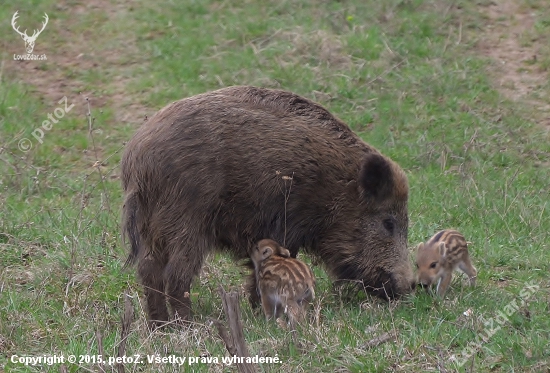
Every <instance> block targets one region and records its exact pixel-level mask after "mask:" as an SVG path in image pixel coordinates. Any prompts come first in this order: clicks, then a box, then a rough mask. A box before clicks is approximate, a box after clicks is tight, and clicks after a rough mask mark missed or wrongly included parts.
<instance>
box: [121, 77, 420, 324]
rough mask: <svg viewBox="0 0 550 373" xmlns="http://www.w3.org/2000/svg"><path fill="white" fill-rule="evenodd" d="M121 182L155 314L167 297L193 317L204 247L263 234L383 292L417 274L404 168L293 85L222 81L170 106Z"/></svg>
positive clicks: (148, 130)
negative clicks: (228, 83)
mask: <svg viewBox="0 0 550 373" xmlns="http://www.w3.org/2000/svg"><path fill="white" fill-rule="evenodd" d="M122 185H123V188H124V193H125V201H124V208H123V219H124V221H123V230H124V234H125V236H126V237H127V239H128V240H129V243H130V245H131V251H130V255H129V258H128V262H129V263H133V262H136V261H137V263H138V274H139V277H140V279H141V282H142V285H143V287H144V291H145V296H146V299H147V306H148V313H149V318H150V320H151V322H152V323H153V324H159V323H162V322H164V321H166V320H168V318H169V314H168V309H167V304H166V301H167V300H168V302H169V303H170V305H171V307H172V311H173V312H174V314H177V315H178V316H179V317H181V318H183V319H188V318H189V317H190V311H191V303H190V299H189V291H190V285H191V282H192V280H193V278H194V277H195V276H197V274H198V273H199V271H200V269H201V266H202V264H203V260H204V258H205V256H206V255H207V254H208V253H209V252H211V251H212V250H214V249H223V250H227V251H230V252H232V253H233V254H235V257H236V258H246V257H247V256H249V253H250V252H251V250H252V249H253V248H254V246H255V245H256V243H257V242H258V241H259V240H260V239H263V238H266V237H269V238H271V239H273V240H275V241H277V242H281V243H284V245H285V247H287V248H288V249H289V251H290V253H291V255H292V257H296V255H297V253H298V249H299V248H303V249H304V250H306V251H307V252H309V253H311V254H313V255H315V256H317V257H319V258H320V259H321V260H322V261H323V262H324V264H325V265H326V268H327V269H328V270H329V272H330V273H331V274H332V275H333V276H334V277H335V278H336V279H339V280H352V281H354V282H357V280H359V281H360V282H362V283H363V286H364V287H365V288H366V289H367V290H368V291H370V292H372V293H374V294H376V295H379V296H382V297H395V296H398V295H402V294H406V293H409V292H410V291H411V287H412V285H413V284H414V278H413V273H412V269H411V266H410V264H409V260H408V252H407V227H408V213H407V199H408V185H407V178H406V176H405V173H404V172H403V170H402V169H401V168H400V167H399V166H398V165H397V164H396V163H394V162H393V161H391V160H390V159H389V158H387V157H385V156H383V155H382V154H380V153H379V152H378V151H377V150H376V149H374V148H373V147H372V146H370V145H368V144H366V143H365V142H363V141H362V140H361V139H360V138H359V137H358V136H357V135H355V134H354V133H353V132H352V131H351V130H350V128H349V127H348V126H347V125H346V124H345V123H343V122H342V121H341V120H339V119H338V118H336V117H334V116H333V115H332V114H330V113H329V112H328V111H327V110H326V109H324V108H323V107H322V106H320V105H319V104H316V103H314V102H312V101H310V100H308V99H306V98H303V97H300V96H298V95H296V94H293V93H291V92H286V91H281V90H271V89H264V88H256V87H243V86H239V87H229V88H224V89H220V90H217V91H213V92H209V93H205V94H200V95H197V96H193V97H189V98H186V99H183V100H180V101H177V102H174V103H172V104H170V105H168V106H166V107H165V108H163V109H162V110H160V111H159V112H158V113H156V114H155V115H154V116H153V117H152V118H150V119H149V120H148V121H147V122H146V123H144V124H143V125H142V126H141V127H140V128H139V130H138V131H137V133H136V134H135V135H134V137H133V138H132V139H131V140H130V141H129V142H128V144H127V146H126V150H125V152H124V155H123V158H122ZM255 288H256V284H255V283H254V282H252V283H251V285H250V289H252V290H251V294H252V297H254V296H256V297H257V295H255V294H256V291H255Z"/></svg>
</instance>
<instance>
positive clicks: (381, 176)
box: [359, 153, 393, 200]
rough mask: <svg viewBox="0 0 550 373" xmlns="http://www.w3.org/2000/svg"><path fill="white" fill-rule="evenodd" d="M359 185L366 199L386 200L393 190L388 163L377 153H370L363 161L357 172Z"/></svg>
mask: <svg viewBox="0 0 550 373" xmlns="http://www.w3.org/2000/svg"><path fill="white" fill-rule="evenodd" d="M359 185H360V186H361V188H362V189H363V191H364V193H365V197H366V198H368V199H382V200H383V199H386V198H387V197H388V196H390V195H391V191H392V188H393V174H392V167H391V164H390V161H389V160H388V159H387V158H385V157H384V156H383V155H381V154H379V153H370V154H367V155H366V156H365V158H364V159H363V164H362V166H361V170H360V171H359Z"/></svg>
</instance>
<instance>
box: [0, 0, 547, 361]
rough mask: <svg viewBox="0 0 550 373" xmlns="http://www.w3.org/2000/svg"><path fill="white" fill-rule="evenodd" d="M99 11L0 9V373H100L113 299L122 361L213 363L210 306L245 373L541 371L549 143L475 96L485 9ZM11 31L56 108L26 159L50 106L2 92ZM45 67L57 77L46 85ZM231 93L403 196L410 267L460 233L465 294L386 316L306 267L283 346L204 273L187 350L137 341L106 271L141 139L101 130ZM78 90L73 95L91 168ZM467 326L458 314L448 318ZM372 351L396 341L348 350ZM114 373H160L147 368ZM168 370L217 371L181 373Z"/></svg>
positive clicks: (112, 326) (497, 101) (370, 5)
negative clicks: (308, 124)
mask: <svg viewBox="0 0 550 373" xmlns="http://www.w3.org/2000/svg"><path fill="white" fill-rule="evenodd" d="M98 4H101V6H91V7H88V8H85V11H79V12H76V9H80V8H79V7H84V6H85V5H86V4H85V3H80V2H78V1H75V2H69V3H67V4H66V5H64V6H58V7H57V6H56V5H54V2H53V1H44V2H32V1H23V2H18V3H17V4H16V3H15V2H11V3H8V4H7V6H5V7H2V9H0V20H2V21H1V22H0V26H1V27H2V30H4V31H5V32H3V35H5V36H3V38H5V40H2V45H3V48H2V49H3V50H4V52H3V54H2V64H3V65H4V68H3V74H2V76H1V81H0V175H1V178H0V258H1V259H0V271H1V272H0V371H1V370H2V369H4V370H5V371H6V372H27V371H59V369H60V367H59V366H58V365H54V366H47V365H41V366H38V367H25V366H23V365H21V364H15V363H12V362H11V361H10V357H11V356H12V355H14V354H16V355H19V356H40V355H43V354H58V355H60V354H63V355H65V356H67V355H69V354H74V355H79V354H89V355H96V354H99V353H100V352H99V351H100V346H101V347H102V348H103V350H104V355H105V356H106V357H112V356H116V354H117V348H118V344H119V343H120V333H121V322H120V319H121V317H122V314H123V309H124V296H123V294H124V292H128V294H130V295H131V296H132V303H133V305H134V308H135V312H136V320H135V321H134V322H133V324H132V326H131V333H130V336H129V338H128V345H127V349H126V355H128V356H129V355H133V354H141V356H142V358H143V359H144V360H145V357H144V356H145V355H147V354H159V355H160V356H169V355H176V356H180V357H189V356H194V357H197V356H210V357H219V358H220V360H221V357H222V356H225V355H226V354H227V352H226V350H225V348H224V346H223V344H222V342H221V340H220V339H219V338H218V337H217V333H216V331H215V328H214V327H213V326H212V325H211V324H210V322H209V320H210V319H211V318H220V317H221V318H223V311H222V306H221V300H220V298H219V295H218V287H219V285H220V284H223V285H224V286H225V288H226V289H229V288H236V289H238V290H239V291H240V292H241V293H242V295H243V297H242V298H243V300H242V302H241V308H242V312H243V319H244V324H245V330H244V332H245V338H246V340H247V342H248V344H249V348H250V351H251V354H252V355H256V354H259V355H264V356H275V354H277V356H278V357H279V358H280V360H281V362H282V363H281V364H277V365H269V364H266V365H263V366H262V370H263V371H274V372H275V371H277V372H279V371H284V372H296V371H304V372H306V371H307V372H333V371H349V372H386V371H394V370H395V371H397V370H399V371H408V372H409V371H410V372H425V371H459V372H463V371H464V372H470V371H476V372H485V371H491V372H510V371H515V372H520V371H521V372H540V371H546V370H548V369H549V368H550V349H549V347H548V343H547V342H548V340H549V339H550V316H549V315H550V313H549V307H550V303H549V299H550V291H549V276H548V274H549V272H550V250H549V249H550V248H549V246H548V245H549V244H548V243H549V242H550V234H549V233H548V232H550V214H549V211H550V206H549V198H548V196H549V195H550V187H549V185H550V173H549V172H548V166H549V163H548V159H549V158H548V157H549V156H550V136H549V135H548V132H547V131H546V130H545V129H544V128H543V127H541V126H539V125H537V124H536V123H535V122H536V121H537V119H538V118H539V113H537V112H536V110H534V109H533V108H532V107H530V106H528V103H521V102H511V101H509V100H507V99H505V98H504V97H503V96H502V95H501V94H499V92H498V91H496V90H495V88H494V84H493V82H492V81H491V80H490V76H492V74H491V68H492V64H491V62H490V61H489V60H488V59H487V58H485V57H483V56H482V55H481V54H480V53H479V52H478V51H477V50H476V43H477V40H478V39H479V38H480V35H481V34H480V33H481V32H482V31H483V30H485V26H486V24H485V23H486V19H485V18H484V17H483V15H482V11H483V7H486V6H488V4H485V3H484V2H479V4H477V3H475V2H471V1H457V2H455V5H454V6H449V4H446V3H445V4H443V3H441V2H439V1H435V0H424V1H422V0H412V1H397V0H392V1H385V2H378V1H370V0H369V1H358V0H353V1H349V2H337V1H323V2H322V1H283V2H269V3H266V2H260V1H252V0H246V1H245V0H242V1H232V2H215V1H200V2H199V1H186V2H185V3H184V4H183V5H181V4H179V3H177V2H170V1H162V2H158V3H156V4H155V5H152V3H148V2H138V3H135V5H133V6H126V5H121V4H118V3H117V2H115V1H112V2H110V1H101V2H98ZM522 6H523V7H526V8H527V9H530V10H531V11H533V13H534V14H535V16H536V22H535V24H534V26H533V29H532V30H530V32H531V33H532V34H529V35H534V36H532V37H535V36H536V37H538V38H540V39H541V40H543V41H548V32H546V31H548V26H549V22H548V12H547V9H548V7H546V6H544V2H542V1H534V0H530V1H524V2H523V3H522ZM17 9H19V10H20V13H22V14H23V13H25V14H26V16H25V18H26V19H25V21H24V22H32V18H33V16H31V14H42V13H43V12H47V13H48V14H49V16H50V24H49V25H48V28H47V29H46V30H47V32H48V33H47V32H46V31H45V32H44V33H43V35H41V36H40V38H39V39H38V41H37V47H36V48H37V53H44V52H38V48H41V50H42V51H45V53H47V54H48V61H47V62H45V63H43V64H40V65H39V64H38V63H37V66H40V69H41V70H44V71H48V72H51V73H52V74H54V73H56V74H60V75H59V76H60V77H62V79H63V81H64V82H66V83H67V85H66V92H65V91H63V90H62V89H61V90H60V91H59V92H60V93H61V94H62V95H66V96H67V97H68V98H69V102H74V103H75V109H74V110H72V111H71V112H70V113H68V114H66V115H65V116H64V117H63V119H61V120H60V121H59V123H57V124H55V125H54V126H53V127H52V129H51V130H50V131H45V135H44V138H43V143H41V144H40V143H38V142H37V141H36V139H34V138H33V137H32V135H31V133H32V131H33V130H35V129H36V128H38V127H39V126H40V125H41V123H42V121H44V120H45V119H47V115H48V113H52V112H53V111H54V110H55V109H56V108H57V107H58V106H59V104H58V103H57V99H52V98H51V97H48V96H47V95H46V96H45V95H44V93H43V92H44V87H43V86H40V85H39V84H45V83H44V82H33V79H32V78H30V77H28V76H25V77H24V76H22V75H21V74H19V75H18V74H16V73H13V74H12V73H11V71H13V70H11V67H12V65H13V64H14V63H15V62H14V61H13V58H12V55H11V54H12V53H22V49H23V44H22V41H21V40H20V38H19V37H17V35H16V34H15V33H14V32H13V31H12V30H11V27H10V25H9V20H10V19H11V16H12V15H13V12H14V11H15V10H17ZM56 20H57V21H56ZM21 22H23V20H21ZM55 22H58V23H57V24H56V23H55ZM28 27H29V28H31V27H32V26H28ZM23 28H25V26H24V27H23ZM459 30H462V36H461V39H460V43H458V42H457V41H458V40H459ZM81 35H82V36H81ZM133 35H135V36H133ZM11 37H13V38H11ZM10 38H11V39H10ZM8 39H9V40H8ZM546 44H548V43H546ZM62 48H66V50H67V52H65V54H63V52H62ZM58 51H59V52H58ZM80 53H83V56H81V57H80V58H77V57H76V56H77V55H78V54H80ZM540 53H541V55H540V56H541V58H539V59H538V60H537V62H536V64H538V65H537V67H538V68H539V69H540V70H542V71H544V70H547V68H548V66H547V65H548V51H547V50H546V49H543V50H542V51H541V52H540ZM56 54H57V55H56ZM61 57H63V58H66V59H67V60H68V61H73V62H71V63H61V62H60V59H61ZM56 59H58V60H56ZM27 63H33V62H27ZM119 78H120V79H121V80H120V81H117V79H119ZM120 82H122V83H120ZM49 83H53V82H49ZM77 83H78V84H77ZM120 84H123V87H122V91H121V87H120ZM234 84H252V85H261V86H267V87H276V88H284V89H288V90H291V91H294V92H297V93H299V94H302V95H305V96H307V97H310V98H313V99H315V100H317V101H318V102H320V103H322V104H323V105H325V106H327V107H328V108H329V109H330V110H331V111H332V112H333V113H335V114H336V115H338V116H339V117H341V118H342V119H344V120H345V121H346V122H347V123H349V124H350V126H351V127H352V128H353V129H354V130H355V131H357V132H358V133H359V134H360V135H361V136H362V137H363V138H364V139H365V141H367V142H369V143H370V144H372V145H374V146H375V147H377V148H378V149H380V150H381V151H382V152H383V153H384V154H387V155H389V156H391V157H392V158H393V159H394V160H396V161H397V162H398V163H399V164H400V165H401V166H402V167H403V168H404V169H405V170H406V172H407V175H408V177H409V184H410V202H409V212H410V222H411V224H410V229H409V233H410V234H409V240H410V246H411V247H414V246H415V245H416V244H417V243H418V242H420V241H423V240H426V239H427V238H429V237H430V236H431V235H432V234H433V233H435V232H436V231H437V230H438V229H441V228H448V227H453V228H457V229H459V230H460V231H461V232H463V233H464V235H465V236H466V238H467V239H468V240H469V241H471V242H472V244H471V245H470V247H471V254H472V257H473V261H474V263H475V265H476V267H477V269H478V271H479V276H478V284H477V286H476V287H475V288H469V287H468V286H466V285H465V281H464V278H462V277H461V276H456V278H455V280H454V281H453V284H452V287H451V289H450V291H449V292H448V294H447V296H446V297H445V299H444V300H437V299H434V298H433V297H431V296H430V295H429V294H425V293H423V292H418V293H416V294H415V295H413V296H410V297H407V298H405V299H403V300H400V301H397V302H393V303H391V304H387V303H385V302H382V301H379V300H377V299H373V298H370V297H365V296H364V295H351V296H350V295H349V294H348V295H345V294H340V293H338V292H337V291H334V289H333V287H332V284H331V281H330V279H329V278H327V276H326V274H325V272H324V270H323V269H322V267H319V266H316V267H315V268H314V271H315V275H316V276H317V278H318V287H317V289H316V294H317V295H318V298H317V300H316V301H315V304H314V306H313V307H312V309H311V320H310V324H311V325H306V326H304V327H303V328H300V329H299V330H298V333H297V338H293V335H292V333H290V332H288V331H287V330H282V329H281V328H279V327H278V326H277V325H276V324H275V323H267V322H266V321H265V320H264V318H263V316H262V315H261V314H260V313H259V312H258V311H254V310H252V309H251V308H250V307H249V305H248V303H247V302H246V301H245V300H244V293H243V292H242V290H241V285H242V284H243V282H244V277H245V274H246V271H245V270H244V269H243V268H242V267H239V266H238V265H236V264H235V263H233V262H232V261H231V259H230V258H229V257H226V256H224V255H220V254H216V255H215V256H214V257H212V258H210V260H208V262H207V265H206V266H205V268H204V270H203V274H202V276H201V278H200V279H199V280H197V283H196V284H195V286H194V287H193V289H192V295H191V297H192V300H193V302H194V308H195V314H196V315H195V319H194V321H195V322H196V323H195V324H193V326H192V327H191V328H189V329H172V330H170V329H169V330H164V331H157V332H154V333H152V334H151V333H150V332H148V330H147V328H146V320H145V313H144V304H143V302H142V300H141V298H140V295H141V289H140V287H139V284H138V282H137V279H136V276H135V273H134V270H133V269H124V268H123V264H124V261H125V256H126V250H125V248H124V247H123V246H122V244H121V242H120V239H119V231H120V229H119V213H120V206H121V201H122V199H121V187H120V181H119V179H118V173H119V171H118V162H119V160H120V151H121V150H120V149H121V147H122V146H123V142H124V141H126V140H127V139H129V138H130V136H131V134H132V133H133V132H134V131H135V129H136V128H137V126H138V125H139V124H140V122H139V121H135V122H132V123H128V122H127V121H124V120H121V119H120V118H124V114H125V113H128V112H132V110H133V109H134V107H133V106H128V105H129V103H131V104H133V105H137V106H139V107H141V108H144V111H146V112H148V113H149V115H152V114H153V113H154V112H155V111H156V110H158V109H159V108H161V107H162V106H164V105H165V104H167V103H169V102H171V101H173V100H177V99H179V98H182V97H185V96H190V95H193V94H197V93H201V92H204V91H207V90H212V89H216V88H219V87H222V86H228V85H234ZM79 87H80V88H82V89H84V90H85V91H87V92H91V100H92V101H91V102H92V114H93V117H94V118H95V122H94V129H95V131H94V132H93V140H94V143H95V146H94V145H93V142H92V138H91V136H90V133H89V131H88V122H87V118H86V115H85V113H86V112H87V108H86V106H85V101H84V99H83V97H82V96H81V95H78V93H77V92H78V90H79V89H80V88H79ZM121 92H123V94H121ZM535 93H536V95H538V97H541V98H544V97H546V100H547V97H549V96H548V94H549V89H548V84H547V83H546V84H544V83H543V82H541V85H540V86H539V87H537V91H536V92H535ZM23 137H26V138H29V139H30V140H31V141H32V145H33V147H32V149H31V150H30V151H28V152H22V151H20V150H19V149H18V142H19V141H20V139H21V138H23ZM96 151H97V154H98V155H97V158H96ZM96 160H100V161H102V162H101V164H102V166H101V169H100V170H101V174H102V175H103V176H105V180H104V181H103V182H102V181H101V178H100V175H99V172H98V168H97V167H93V165H94V163H95V162H96ZM527 283H535V284H537V286H538V287H539V288H538V289H537V290H536V292H535V293H534V295H533V296H532V297H531V298H530V299H529V301H528V302H527V304H526V305H525V306H522V307H520V308H519V310H517V311H516V312H514V313H513V314H512V315H511V316H510V317H509V321H508V322H506V323H505V324H504V325H503V326H502V327H501V329H500V330H498V331H496V332H495V333H494V335H492V336H491V337H490V338H489V339H488V340H487V341H485V342H483V343H482V344H481V345H480V347H479V348H477V349H476V351H475V354H474V356H473V357H470V358H469V359H468V360H467V363H466V364H465V365H464V366H463V367H457V366H456V364H454V363H453V361H452V359H451V358H452V356H455V357H459V358H460V357H461V356H462V355H461V354H462V352H463V351H465V349H466V348H467V347H468V346H471V343H472V342H475V341H476V338H478V339H477V340H479V336H480V335H481V334H483V332H484V328H485V326H484V322H487V320H489V319H491V318H496V317H497V315H498V313H499V311H502V310H504V309H505V307H506V306H507V305H508V304H510V302H513V301H514V300H515V301H516V302H519V300H520V299H521V298H520V294H521V292H522V289H523V288H524V287H525V285H526V284H527ZM469 309H470V310H471V314H469V316H466V315H464V314H463V313H464V312H465V311H467V310H469ZM392 331H394V332H396V338H395V340H393V341H389V342H387V343H384V344H381V345H379V346H374V347H368V346H367V343H368V342H369V341H370V340H371V339H373V338H374V337H376V336H379V335H381V334H383V333H386V332H392ZM98 335H99V336H100V337H99V338H98ZM65 367H66V368H67V371H69V372H76V371H80V370H84V371H87V370H95V371H97V370H98V368H97V367H95V366H93V365H92V364H83V365H82V366H79V365H78V364H65ZM126 368H127V370H128V371H134V369H135V370H137V371H146V372H156V371H166V372H171V371H179V370H178V368H177V367H174V366H172V365H155V364H148V363H144V364H143V365H140V366H139V367H134V366H132V365H130V364H128V365H127V366H126ZM114 369H116V368H115V367H114V366H107V367H105V370H106V371H111V370H114ZM186 369H187V370H185V371H204V372H206V371H219V372H222V371H223V372H225V371H236V369H235V368H234V367H231V368H230V367H225V366H223V365H222V364H218V365H207V364H200V363H199V364H196V365H193V366H192V367H189V366H188V367H187V368H186Z"/></svg>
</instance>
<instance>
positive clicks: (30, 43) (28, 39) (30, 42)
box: [11, 11, 49, 54]
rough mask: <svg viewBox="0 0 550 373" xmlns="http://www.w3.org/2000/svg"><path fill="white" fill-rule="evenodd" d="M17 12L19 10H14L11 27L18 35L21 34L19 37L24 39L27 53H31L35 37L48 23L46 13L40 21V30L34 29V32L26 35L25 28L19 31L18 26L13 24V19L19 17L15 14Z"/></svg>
mask: <svg viewBox="0 0 550 373" xmlns="http://www.w3.org/2000/svg"><path fill="white" fill-rule="evenodd" d="M18 12H19V11H17V12H15V14H14V15H13V17H12V19H11V26H12V27H13V29H14V30H15V32H17V33H18V34H19V35H21V37H22V38H23V40H24V41H25V49H26V50H27V53H29V54H30V53H32V51H33V49H34V43H35V41H36V38H37V37H38V35H40V33H41V32H42V31H44V29H45V28H46V25H47V24H48V19H49V18H48V15H47V14H46V13H44V22H42V29H41V30H40V31H38V30H34V32H33V33H32V36H29V35H27V30H25V31H24V32H21V31H19V26H16V25H15V21H16V20H17V18H18V17H19V16H18V15H17V13H18Z"/></svg>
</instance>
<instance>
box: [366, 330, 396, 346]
mask: <svg viewBox="0 0 550 373" xmlns="http://www.w3.org/2000/svg"><path fill="white" fill-rule="evenodd" d="M395 338H397V333H396V332H395V331H391V332H389V333H384V334H380V335H379V336H378V337H375V338H373V339H371V340H370V341H368V342H367V343H365V344H364V345H363V348H372V347H376V346H378V345H381V344H382V343H386V342H388V341H391V340H394V339H395Z"/></svg>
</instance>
